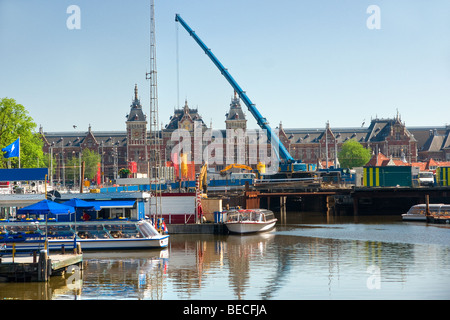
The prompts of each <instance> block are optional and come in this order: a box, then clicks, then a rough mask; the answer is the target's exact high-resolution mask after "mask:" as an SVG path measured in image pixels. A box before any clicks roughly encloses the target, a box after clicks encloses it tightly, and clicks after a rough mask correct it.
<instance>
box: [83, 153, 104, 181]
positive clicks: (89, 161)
mask: <svg viewBox="0 0 450 320" xmlns="http://www.w3.org/2000/svg"><path fill="white" fill-rule="evenodd" d="M81 159H82V161H84V163H85V168H84V177H85V178H88V179H94V177H95V175H96V174H97V169H98V164H99V163H100V155H99V154H98V153H97V152H95V151H92V150H90V149H84V150H83V154H82V156H81Z"/></svg>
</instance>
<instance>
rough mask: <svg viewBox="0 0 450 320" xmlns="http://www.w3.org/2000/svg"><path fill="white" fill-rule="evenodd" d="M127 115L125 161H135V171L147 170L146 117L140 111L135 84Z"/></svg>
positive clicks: (143, 171)
mask: <svg viewBox="0 0 450 320" xmlns="http://www.w3.org/2000/svg"><path fill="white" fill-rule="evenodd" d="M130 108H131V109H130V113H129V114H128V115H127V121H126V124H127V163H128V166H129V167H130V162H135V163H136V165H137V173H147V172H148V151H147V150H148V143H147V119H146V116H145V115H144V112H143V111H142V106H141V102H140V100H139V97H138V89H137V85H135V87H134V99H133V102H132V104H131V106H130Z"/></svg>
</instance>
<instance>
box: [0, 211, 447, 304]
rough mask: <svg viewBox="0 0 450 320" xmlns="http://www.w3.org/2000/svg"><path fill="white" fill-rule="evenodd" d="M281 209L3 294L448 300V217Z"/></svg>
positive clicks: (4, 288) (87, 257)
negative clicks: (273, 218) (254, 226)
mask: <svg viewBox="0 0 450 320" xmlns="http://www.w3.org/2000/svg"><path fill="white" fill-rule="evenodd" d="M277 217H278V219H279V220H278V223H277V226H276V228H275V229H274V230H272V231H270V232H267V233H264V234H258V235H246V236H240V235H172V236H171V237H170V245H169V247H168V248H167V249H164V250H145V251H115V252H84V267H83V270H82V271H79V270H78V269H74V271H73V273H71V274H66V275H65V276H55V277H52V278H51V280H50V281H49V282H48V283H0V299H8V300H9V299H18V300H126V299H128V300H237V299H245V300H263V299H271V300H305V299H306V300H309V299H319V300H324V299H326V300H335V299H385V300H386V299H388V300H389V299H395V300H398V299H406V300H411V299H421V300H423V299H425V300H429V299H434V300H436V299H438V300H447V299H450V225H443V224H441V225H436V224H435V225H433V224H426V223H423V222H402V221H401V218H400V217H398V216H370V217H366V216H359V217H356V218H355V217H353V216H350V217H349V216H347V217H331V218H327V216H326V215H324V214H322V213H299V212H288V213H287V214H277Z"/></svg>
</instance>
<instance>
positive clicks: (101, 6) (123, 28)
mask: <svg viewBox="0 0 450 320" xmlns="http://www.w3.org/2000/svg"><path fill="white" fill-rule="evenodd" d="M70 5H77V6H79V8H80V18H81V29H79V30H70V29H68V28H67V26H66V20H67V19H68V18H69V16H70V14H68V13H67V12H66V10H67V8H68V7H69V6H70ZM370 5H377V6H378V7H379V8H380V25H381V29H378V30H377V29H374V30H372V29H369V28H368V27H367V25H366V21H367V19H369V18H370V16H371V14H369V13H367V12H366V10H367V8H368V7H369V6H370ZM155 6H156V44H157V71H158V101H159V118H160V122H162V123H163V124H164V125H165V124H167V123H168V121H169V117H170V116H171V115H172V114H173V110H174V108H175V107H182V106H183V105H184V100H185V99H187V101H188V104H189V106H190V107H193V108H198V109H199V112H200V114H201V115H202V117H203V119H204V121H205V122H206V123H207V125H208V126H209V124H210V123H211V122H212V124H213V127H215V128H225V123H224V121H225V114H226V112H227V111H228V108H229V104H230V100H231V97H232V95H233V89H232V87H231V86H230V85H229V84H228V82H227V81H226V80H225V78H224V77H223V76H222V75H221V74H220V72H219V71H218V70H217V68H216V67H215V66H214V65H213V63H212V62H211V61H210V60H209V58H208V57H207V56H206V55H205V54H204V53H203V52H202V51H201V49H200V47H198V45H197V44H196V43H195V42H194V40H193V39H192V38H191V37H190V36H189V35H188V34H187V32H186V31H185V30H184V29H183V28H182V27H181V25H179V24H177V23H176V22H175V21H174V17H175V14H176V13H179V14H180V15H181V16H182V17H183V19H184V20H185V21H186V22H187V23H188V24H189V25H190V26H191V28H192V29H194V30H195V31H196V33H197V34H198V35H199V36H200V37H201V38H202V40H203V41H204V42H205V43H206V45H207V46H208V47H209V48H211V49H212V51H213V52H214V54H215V55H216V56H217V57H218V58H219V60H220V61H221V62H222V63H223V64H224V66H225V67H226V68H228V70H229V72H230V73H231V75H232V76H233V77H234V78H235V79H236V81H237V82H238V83H239V85H240V86H241V87H242V88H243V90H245V91H246V93H247V95H248V96H249V98H250V99H251V100H252V101H253V102H254V103H255V104H256V106H257V108H258V110H259V111H260V112H261V114H262V115H263V116H264V117H266V118H267V119H268V120H269V122H270V124H271V126H272V127H276V126H278V124H279V123H280V121H282V123H283V126H284V127H285V128H311V127H324V126H325V123H326V122H327V121H330V124H331V126H332V127H358V126H360V125H361V124H362V122H363V121H365V123H366V125H367V124H368V122H369V121H370V119H371V118H374V117H376V116H378V117H379V118H392V117H394V116H395V115H396V112H397V109H398V111H399V113H400V114H401V116H402V120H403V121H405V123H406V125H407V126H422V125H423V126H442V125H445V124H450V111H449V110H450V108H449V107H450V37H449V34H450V19H448V17H450V1H448V0H433V1H413V0H403V1H402V0H396V1H382V0H370V1H365V0H317V1H312V0H310V1H299V0H279V1H266V0H190V1H187V0H165V1H160V0H155ZM149 30H150V0H145V1H144V0H133V1H123V0H122V1H118V0H108V1H106V0H70V1H65V0H40V1H35V0H20V1H17V0H0V44H1V47H0V97H10V98H14V99H16V101H17V102H18V103H21V104H23V105H24V106H25V107H26V108H27V110H28V111H29V113H30V115H31V116H32V117H33V118H34V120H35V122H36V124H37V125H38V126H39V125H42V126H43V128H44V130H45V131H71V130H74V128H73V125H76V126H77V129H76V130H87V128H88V126H89V124H91V126H92V129H93V130H98V131H104V130H106V131H109V130H114V131H117V130H125V120H126V119H125V116H126V115H127V114H128V111H129V107H130V104H131V100H132V97H133V90H134V85H135V83H136V84H137V85H138V88H139V96H140V97H141V103H142V104H143V106H144V109H145V111H146V112H147V113H148V111H147V110H149V82H148V81H147V80H145V73H146V72H148V71H149V66H150V62H149V37H150V31H149ZM177 38H178V60H177ZM177 65H178V66H179V68H178V74H179V77H177ZM177 83H179V86H178V85H177ZM243 108H244V110H245V111H246V114H247V119H248V125H249V127H251V128H256V127H257V125H256V121H255V120H254V119H253V118H252V117H251V114H250V113H249V112H248V111H247V110H246V107H245V105H243Z"/></svg>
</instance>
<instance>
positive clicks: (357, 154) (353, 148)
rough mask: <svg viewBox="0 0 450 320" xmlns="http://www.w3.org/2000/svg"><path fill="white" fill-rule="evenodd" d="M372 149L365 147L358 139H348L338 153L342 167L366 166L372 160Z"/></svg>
mask: <svg viewBox="0 0 450 320" xmlns="http://www.w3.org/2000/svg"><path fill="white" fill-rule="evenodd" d="M370 157H371V155H370V150H369V149H366V148H364V147H363V146H362V145H361V144H360V143H359V142H358V141H355V140H353V139H350V140H347V141H346V142H344V144H343V145H342V149H341V151H340V152H339V154H338V158H339V163H340V164H341V167H342V168H354V167H361V166H364V165H365V164H366V163H367V162H369V160H370Z"/></svg>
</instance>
